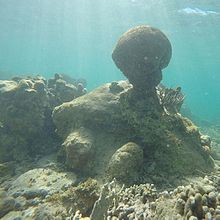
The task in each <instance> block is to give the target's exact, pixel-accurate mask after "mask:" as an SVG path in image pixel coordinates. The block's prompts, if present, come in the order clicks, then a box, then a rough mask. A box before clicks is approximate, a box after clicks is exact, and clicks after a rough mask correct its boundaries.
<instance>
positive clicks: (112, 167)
mask: <svg viewBox="0 0 220 220" xmlns="http://www.w3.org/2000/svg"><path fill="white" fill-rule="evenodd" d="M143 160H144V157H143V149H142V148H141V147H140V146H138V145H137V144H135V143H132V142H129V143H127V144H125V145H123V146H122V147H120V148H119V149H118V150H117V151H116V152H115V153H114V154H113V155H112V157H111V159H110V161H109V164H108V167H107V170H106V175H107V176H108V179H109V180H112V179H113V178H116V179H117V180H120V181H121V182H127V181H128V182H132V181H131V180H132V179H136V178H137V177H138V174H139V172H140V170H141V168H142V166H143ZM139 175H140V174H139Z"/></svg>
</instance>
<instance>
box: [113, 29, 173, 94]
mask: <svg viewBox="0 0 220 220" xmlns="http://www.w3.org/2000/svg"><path fill="white" fill-rule="evenodd" d="M171 55H172V48H171V44H170V42H169V40H168V39H167V37H166V36H165V35H164V34H163V33H162V32H161V31H160V30H159V29H156V28H153V27H150V26H145V25H143V26H138V27H135V28H132V29H130V30H129V31H127V32H126V33H124V34H123V35H122V36H121V38H120V39H119V41H118V43H117V44H116V46H115V48H114V50H113V53H112V58H113V60H114V62H115V64H116V66H117V67H118V68H119V69H120V70H121V71H122V72H123V74H124V75H125V76H126V77H127V78H128V79H129V81H130V83H131V84H133V86H134V88H135V89H139V90H143V91H146V90H151V89H152V88H154V87H155V86H157V85H158V84H159V83H160V81H161V80H162V73H161V70H162V69H164V68H165V67H167V65H168V64H169V61H170V58H171Z"/></svg>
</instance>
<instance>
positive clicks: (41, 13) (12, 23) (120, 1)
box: [0, 0, 220, 122]
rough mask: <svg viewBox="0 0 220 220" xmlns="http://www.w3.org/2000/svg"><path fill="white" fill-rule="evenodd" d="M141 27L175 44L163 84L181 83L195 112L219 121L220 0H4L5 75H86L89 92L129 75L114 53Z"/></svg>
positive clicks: (1, 52)
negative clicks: (130, 31)
mask: <svg viewBox="0 0 220 220" xmlns="http://www.w3.org/2000/svg"><path fill="white" fill-rule="evenodd" d="M141 24H149V25H152V26H154V27H157V28H159V29H161V30H162V31H163V32H164V33H165V34H166V35H167V36H168V38H169V39H170V41H171V43H172V47H173V57H172V60H171V62H170V64H169V66H168V67H167V68H166V69H165V70H164V71H163V83H164V84H166V85H167V86H171V87H176V86H181V87H182V89H183V91H184V93H185V95H186V103H187V105H188V106H189V107H190V109H191V110H192V112H193V113H194V114H195V115H198V116H199V117H202V118H203V119H205V120H211V121H215V122H219V121H220V43H219V39H220V1H219V0H209V1H207V0H62V1H61V0H0V78H1V79H5V78H9V77H11V76H13V75H28V74H31V73H34V74H42V75H43V76H45V77H47V78H49V77H52V76H53V74H54V73H57V72H58V73H65V74H68V75H70V76H72V77H75V78H78V77H83V78H86V79H87V81H88V89H89V90H91V89H93V88H95V87H97V86H99V85H101V84H103V83H105V82H110V81H113V80H120V79H124V77H123V75H122V74H121V73H120V71H119V70H118V69H117V68H116V66H115V65H114V63H113V61H112V59H111V52H112V49H113V47H114V45H115V43H116V42H117V40H118V38H119V37H120V36H121V34H122V33H123V32H125V31H127V30H128V29H129V28H131V27H134V26H137V25H141Z"/></svg>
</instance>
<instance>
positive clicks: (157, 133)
mask: <svg viewBox="0 0 220 220" xmlns="http://www.w3.org/2000/svg"><path fill="white" fill-rule="evenodd" d="M112 57H113V60H114V61H115V63H116V65H117V66H118V67H119V68H120V70H122V71H123V74H124V75H125V76H127V77H128V80H129V82H130V83H131V84H130V83H129V82H127V81H119V82H112V83H108V84H105V85H103V86H101V87H99V88H97V89H95V90H94V91H92V92H90V93H88V94H86V95H84V96H82V97H79V98H77V99H75V100H73V101H71V102H68V103H64V104H62V105H60V106H58V107H55V109H54V111H53V120H54V123H55V125H56V128H57V133H58V135H59V136H60V137H61V138H62V139H63V150H64V154H65V155H66V156H65V157H66V158H67V160H66V162H67V165H68V166H69V167H70V168H73V170H75V171H77V169H78V168H79V167H80V165H79V164H80V163H78V162H77V161H79V160H80V158H84V160H85V164H83V165H82V167H83V169H82V171H83V173H84V174H85V175H88V176H102V177H103V178H104V179H109V176H110V177H111V178H114V177H115V178H116V179H117V180H118V181H121V182H122V183H126V184H132V183H135V182H138V183H140V182H144V181H145V180H146V179H145V177H147V179H148V180H149V177H152V176H155V175H156V176H163V175H164V176H167V175H169V176H175V175H185V174H193V173H196V172H200V171H208V170H211V169H213V166H214V163H213V160H212V159H211V158H210V152H208V151H207V150H205V149H204V147H202V142H201V134H200V132H199V130H198V128H197V127H196V126H195V125H194V124H193V123H192V122H191V121H190V120H188V119H187V118H184V117H182V116H181V115H180V114H179V113H178V112H179V110H180V107H181V105H182V102H183V99H184V96H183V95H182V93H181V90H180V88H177V89H175V90H174V89H164V88H163V89H162V86H158V84H159V83H160V81H161V79H162V74H161V70H162V69H163V68H165V67H166V66H167V65H168V63H169V61H170V58H171V45H170V42H169V40H168V39H167V38H166V36H165V35H164V34H163V33H162V32H161V31H159V30H158V29H155V28H151V27H149V26H140V27H136V28H133V29H131V30H129V31H128V32H126V33H125V34H124V35H122V37H121V38H120V39H119V41H118V43H117V44H116V47H115V49H114V50H113V54H112ZM144 58H146V59H144ZM158 73H160V74H159V75H158ZM156 86H158V88H156ZM79 130H83V131H87V133H88V134H87V135H85V134H82V137H80V138H78V139H77V138H76V137H75V136H80V132H79ZM86 136H87V137H89V138H88V140H85V139H87V138H85V137H86ZM91 140H92V141H91ZM129 142H133V143H134V144H133V146H136V148H135V149H140V151H139V150H137V151H135V153H129V151H128V152H126V150H124V148H126V146H128V145H126V144H127V143H129ZM79 146H81V147H80V149H81V150H82V152H81V151H80V152H79ZM122 146H123V147H122ZM137 146H140V147H137ZM131 151H132V150H131ZM76 152H78V153H76ZM141 152H142V153H141ZM131 155H132V156H131ZM141 155H143V156H141ZM77 157H78V158H77ZM142 157H143V159H142ZM137 158H138V159H137ZM71 160H72V162H71ZM142 161H143V162H142ZM74 163H77V164H74ZM140 164H142V165H140ZM126 167H127V168H126ZM192 167H194V169H192ZM76 168H77V169H76ZM126 169H129V172H126ZM130 171H131V172H130ZM126 173H127V175H126ZM132 173H135V175H133V174H132ZM152 182H155V179H154V181H152Z"/></svg>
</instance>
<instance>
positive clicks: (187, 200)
mask: <svg viewBox="0 0 220 220" xmlns="http://www.w3.org/2000/svg"><path fill="white" fill-rule="evenodd" d="M202 130H203V131H206V133H208V134H211V135H213V136H212V139H213V143H212V145H213V148H214V149H213V150H214V153H213V154H214V157H215V164H216V167H215V170H214V171H213V172H211V173H200V174H199V173H198V175H197V176H191V177H189V176H188V177H184V178H182V179H181V180H178V181H175V182H173V184H172V183H170V186H167V184H164V185H163V184H161V185H156V186H155V185H154V184H152V183H143V184H140V185H134V186H130V187H127V188H126V187H124V188H122V189H121V187H122V186H118V185H117V184H115V185H113V186H111V187H110V188H111V189H108V193H109V194H111V195H112V192H114V199H113V200H112V201H114V202H113V203H112V204H110V205H109V207H108V211H107V212H106V219H112V220H116V219H125V220H126V219H128V220H130V219H140V220H141V219H190V220H192V219H195V220H196V219H220V160H219V158H220V154H219V152H220V142H219V141H220V138H219V133H218V127H214V126H212V127H209V128H208V127H207V128H202ZM192 169H193V167H192ZM167 178H168V179H169V177H167ZM177 183H178V184H179V185H178V186H177V185H176V184H177ZM102 186H103V183H101V182H99V181H97V180H93V179H91V178H89V179H83V180H82V179H81V180H79V179H78V178H77V174H74V173H73V172H67V171H66V169H65V167H64V165H63V164H62V163H59V162H57V160H56V154H51V155H47V156H44V157H39V158H36V159H35V160H34V161H33V160H26V161H23V162H22V163H18V164H15V163H5V164H1V176H0V198H1V199H0V216H1V219H2V220H10V219H13V220H18V219H37V220H41V219H75V220H76V219H90V218H89V215H90V214H91V212H92V209H93V211H94V208H93V205H94V203H95V201H96V200H97V199H98V198H99V199H100V197H99V196H100V192H102V190H101V188H102ZM114 187H115V188H114ZM116 198H117V202H115V201H116ZM77 209H79V210H80V212H79V211H77ZM103 209H104V207H103ZM80 213H81V214H80ZM91 219H92V220H94V219H95V220H98V219H104V217H101V216H100V217H99V218H98V219H96V218H91Z"/></svg>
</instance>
